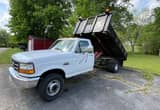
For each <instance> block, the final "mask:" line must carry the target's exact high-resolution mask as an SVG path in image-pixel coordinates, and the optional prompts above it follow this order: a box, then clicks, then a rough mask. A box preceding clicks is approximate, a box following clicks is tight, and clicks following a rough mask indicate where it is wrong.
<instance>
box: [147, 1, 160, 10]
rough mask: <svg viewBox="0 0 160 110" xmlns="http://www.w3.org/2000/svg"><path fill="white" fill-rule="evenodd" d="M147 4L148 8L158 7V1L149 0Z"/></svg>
mask: <svg viewBox="0 0 160 110" xmlns="http://www.w3.org/2000/svg"><path fill="white" fill-rule="evenodd" d="M147 6H148V8H149V9H154V8H156V7H160V1H157V0H149V2H148V3H147Z"/></svg>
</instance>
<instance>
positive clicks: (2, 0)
mask: <svg viewBox="0 0 160 110" xmlns="http://www.w3.org/2000/svg"><path fill="white" fill-rule="evenodd" d="M0 3H1V4H6V5H9V0H0Z"/></svg>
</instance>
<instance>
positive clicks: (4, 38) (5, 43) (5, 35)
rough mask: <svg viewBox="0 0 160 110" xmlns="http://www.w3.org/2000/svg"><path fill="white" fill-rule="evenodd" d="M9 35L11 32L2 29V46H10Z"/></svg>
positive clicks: (0, 30) (0, 33)
mask: <svg viewBox="0 0 160 110" xmlns="http://www.w3.org/2000/svg"><path fill="white" fill-rule="evenodd" d="M8 36H9V34H8V33H7V31H6V30H4V29H0V44H1V45H0V46H5V47H8Z"/></svg>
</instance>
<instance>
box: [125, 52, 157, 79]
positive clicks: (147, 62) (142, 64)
mask: <svg viewBox="0 0 160 110" xmlns="http://www.w3.org/2000/svg"><path fill="white" fill-rule="evenodd" d="M124 66H127V67H131V68H135V69H139V70H141V71H143V73H144V77H145V78H146V79H149V80H151V79H153V75H159V76H160V56H154V55H144V54H131V53H130V54H129V55H128V59H127V61H126V62H125V63H124Z"/></svg>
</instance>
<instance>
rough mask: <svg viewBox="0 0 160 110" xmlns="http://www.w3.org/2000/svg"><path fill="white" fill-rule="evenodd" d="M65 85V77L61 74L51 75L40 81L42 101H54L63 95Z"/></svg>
mask: <svg viewBox="0 0 160 110" xmlns="http://www.w3.org/2000/svg"><path fill="white" fill-rule="evenodd" d="M63 85H64V79H63V77H62V76H61V75H59V74H54V73H51V74H49V75H47V76H45V77H44V78H43V79H42V80H41V81H40V83H39V86H38V91H39V94H40V96H41V98H42V99H44V100H45V101H52V100H54V99H56V98H57V97H58V96H59V95H61V93H62V91H63Z"/></svg>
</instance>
